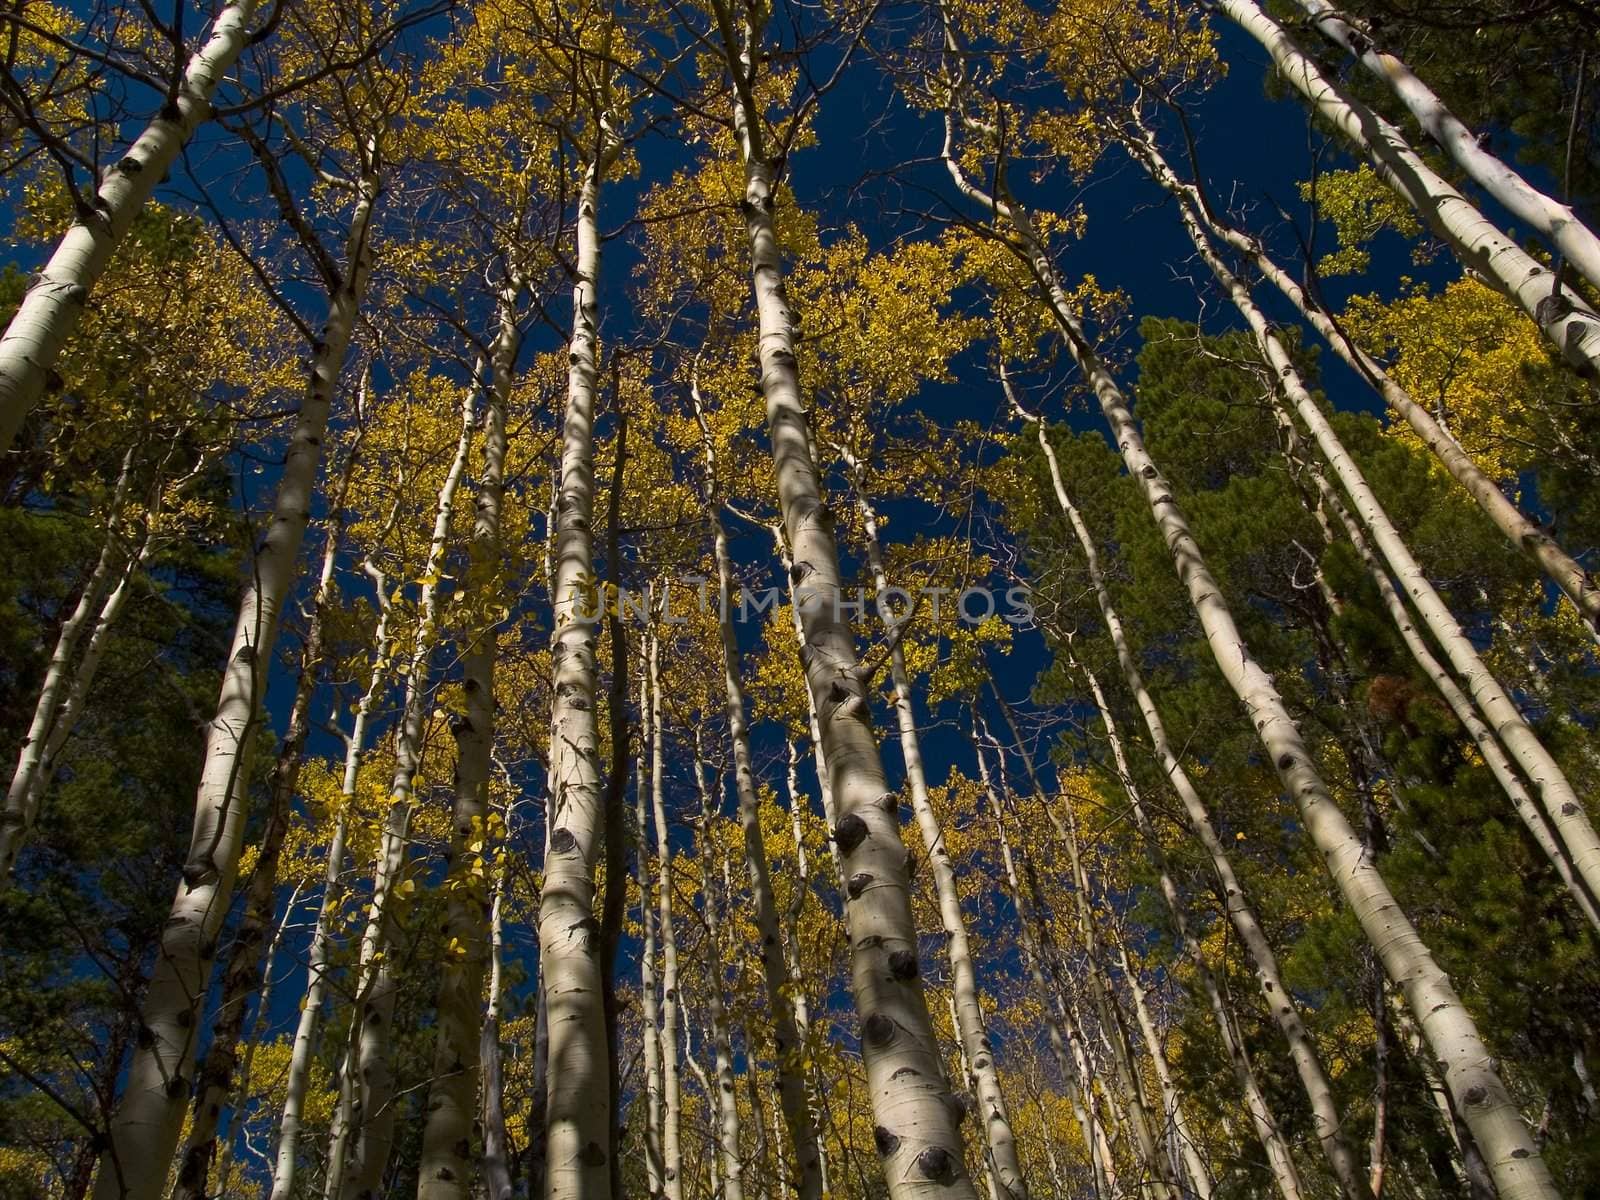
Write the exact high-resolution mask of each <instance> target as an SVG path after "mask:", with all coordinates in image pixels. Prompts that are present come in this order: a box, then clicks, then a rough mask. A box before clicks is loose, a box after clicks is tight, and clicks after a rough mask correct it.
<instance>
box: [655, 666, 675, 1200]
mask: <svg viewBox="0 0 1600 1200" xmlns="http://www.w3.org/2000/svg"><path fill="white" fill-rule="evenodd" d="M660 656H661V646H660V642H659V641H658V640H657V638H656V636H655V635H654V634H651V636H650V661H649V672H650V800H651V810H652V813H653V815H654V819H655V833H656V872H657V875H656V904H657V924H658V926H659V933H660V935H661V1187H662V1191H663V1192H664V1193H665V1194H666V1196H667V1200H683V1091H682V1084H681V1082H680V1081H679V1078H678V935H677V929H676V927H675V925H674V922H673V916H672V888H673V881H672V876H673V867H672V842H671V839H670V837H669V832H668V831H669V828H670V827H669V826H668V824H667V800H666V780H665V779H664V778H663V777H662V776H663V774H664V769H665V767H664V762H663V748H664V744H665V741H666V738H665V730H664V729H663V728H662V721H661V676H660Z"/></svg>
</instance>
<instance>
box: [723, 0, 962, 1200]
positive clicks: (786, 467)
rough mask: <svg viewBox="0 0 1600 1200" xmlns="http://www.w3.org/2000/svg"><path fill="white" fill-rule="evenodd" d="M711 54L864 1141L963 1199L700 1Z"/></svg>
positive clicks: (898, 1187) (895, 863) (894, 1183)
mask: <svg viewBox="0 0 1600 1200" xmlns="http://www.w3.org/2000/svg"><path fill="white" fill-rule="evenodd" d="M713 7H714V9H715V12H716V18H717V24H718V29H719V34H720V38H721V50H722V54H723V57H724V59H725V63H726V66H727V69H728V73H729V76H730V78H731V80H732V83H733V91H734V106H733V107H734V132H735V138H736V141H737V143H738V145H739V152H740V157H741V159H742V161H743V164H744V199H743V202H742V209H743V213H744V218H745V228H746V232H747V233H748V236H749V242H750V267H751V276H752V285H753V289H754V295H755V303H756V311H757V315H758V324H759V347H760V349H759V357H760V365H761V389H762V394H763V396H764V397H765V399H766V408H767V431H768V435H769V437H770V440H771V445H772V460H773V467H774V471H775V474H776V482H777V492H778V498H779V504H780V507H781V509H782V512H783V523H784V528H785V531H786V533H787V535H788V542H789V546H790V548H791V551H792V554H793V557H794V573H795V575H796V576H798V579H799V582H798V583H797V585H796V596H797V598H798V600H799V602H798V603H797V605H796V607H797V609H798V610H799V613H800V618H801V621H802V623H803V625H804V628H805V647H804V649H803V652H802V661H803V663H804V666H805V671H806V678H807V684H808V687H809V689H810V692H811V695H812V698H813V701H814V703H815V704H816V708H817V719H818V723H819V724H820V726H821V741H822V743H823V744H824V746H825V749H826V753H827V758H828V770H829V773H830V775H831V777H832V784H833V797H834V803H835V806H836V808H837V810H838V813H839V817H838V821H837V824H836V825H835V826H834V830H833V835H834V838H835V839H836V842H837V844H838V847H839V852H840V857H841V859H842V861H843V863H844V866H845V871H846V873H847V876H848V878H847V882H846V895H847V901H846V905H845V919H846V924H847V926H848V928H849V933H850V948H851V949H850V960H851V983H852V990H853V992H854V997H855V1006H856V1011H857V1013H858V1014H859V1016H860V1018H861V1040H862V1054H863V1057H864V1059H865V1063H866V1069H867V1076H868V1081H869V1083H868V1086H869V1090H870V1093H871V1096H872V1107H873V1115H874V1118H875V1120H876V1126H875V1140H876V1144H877V1147H878V1151H879V1154H880V1156H881V1158H882V1160H883V1173H884V1178H885V1180H886V1181H887V1183H888V1187H889V1193H890V1195H891V1196H893V1197H895V1198H896V1200H900V1198H901V1197H910V1196H917V1197H935V1196H937V1197H948V1198H951V1200H975V1197H976V1194H977V1193H976V1192H975V1191H974V1189H973V1186H972V1181H971V1179H969V1178H968V1177H967V1170H966V1163H965V1159H964V1156H963V1154H962V1147H961V1134H960V1130H959V1129H958V1128H957V1126H956V1113H955V1110H954V1108H953V1105H952V1100H951V1095H950V1091H949V1088H948V1087H947V1085H946V1084H945V1081H944V1073H943V1070H942V1068H941V1065H940V1060H939V1048H938V1043H937V1042H936V1041H935V1039H934V1036H933V1025H932V1022H931V1020H930V1019H929V1016H928V1009H927V1004H926V1002H925V1000H924V997H923V993H922V986H921V980H920V978H919V976H920V963H919V962H918V955H917V930H916V923H915V921H914V920H913V918H912V914H911V900H910V887H909V880H908V877H907V872H906V864H907V854H906V848H905V844H904V843H903V842H902V841H901V839H900V829H899V816H898V813H899V800H898V798H897V797H896V796H895V794H894V792H893V791H891V790H890V788H889V786H888V780H887V778H886V776H885V775H884V770H883V763H882V761H881V759H880V758H879V755H878V746H877V742H876V740H875V739H874V736H873V732H872V727H871V720H870V711H869V704H868V697H867V695H866V684H865V681H864V680H863V679H862V678H861V676H860V672H859V670H858V666H857V662H856V655H855V645H854V642H853V640H852V638H851V636H850V631H849V628H848V627H847V626H846V625H845V624H844V622H843V621H842V620H841V619H840V617H839V613H838V612H837V601H838V598H839V590H840V584H839V557H838V551H837V548H836V546H835V544H834V538H833V528H832V520H831V518H830V517H829V515H828V514H827V512H826V510H825V509H824V507H823V505H822V500H821V494H820V490H819V487H818V480H817V471H816V467H815V464H814V463H813V461H812V458H811V447H810V434H809V430H808V427H807V423H806V415H805V408H804V405H803V403H802V401H801V394H800V379H799V372H798V365H797V362H796V359H795V335H794V324H793V316H792V314H791V312H790V310H789V304H788V301H787V299H786V296H785V290H784V283H783V262H782V254H781V251H780V249H779V245H778V236H777V228H776V226H775V225H774V222H773V208H774V203H775V187H776V182H777V173H776V171H775V169H774V164H773V162H772V161H770V160H769V159H768V157H767V152H766V149H765V146H764V142H763V133H762V121H763V113H762V112H761V110H760V109H759V108H758V107H757V100H756V97H755V91H754V89H755V86H756V84H757V75H758V67H757V62H758V61H759V60H760V58H761V57H762V54H761V49H760V45H759V42H760V37H761V29H760V26H759V25H758V24H755V23H754V22H756V21H757V20H759V19H760V11H759V10H756V9H748V10H744V11H743V12H742V13H741V17H744V18H747V19H748V21H749V23H747V22H746V20H740V21H739V22H738V23H737V24H736V21H735V17H734V15H733V12H732V11H731V10H730V8H729V6H728V5H727V4H726V2H725V0H714V4H713Z"/></svg>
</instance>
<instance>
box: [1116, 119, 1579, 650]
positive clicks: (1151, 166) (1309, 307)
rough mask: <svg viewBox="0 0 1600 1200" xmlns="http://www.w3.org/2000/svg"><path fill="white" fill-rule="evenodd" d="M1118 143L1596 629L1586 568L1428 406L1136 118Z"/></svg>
mask: <svg viewBox="0 0 1600 1200" xmlns="http://www.w3.org/2000/svg"><path fill="white" fill-rule="evenodd" d="M1124 145H1125V146H1126V147H1127V149H1128V152H1129V153H1130V154H1131V155H1132V156H1133V157H1135V158H1136V159H1139V160H1140V161H1141V165H1144V166H1145V167H1146V169H1147V170H1151V171H1152V172H1153V173H1154V174H1156V175H1157V176H1158V181H1159V182H1161V183H1163V184H1164V185H1165V186H1167V187H1168V189H1169V190H1171V189H1172V188H1173V187H1174V186H1176V187H1177V188H1178V189H1179V190H1180V191H1181V193H1182V195H1184V196H1187V197H1188V204H1189V207H1190V208H1191V209H1192V210H1193V211H1194V212H1195V213H1196V214H1198V215H1199V216H1200V218H1201V220H1202V221H1203V222H1204V223H1205V225H1206V227H1207V228H1209V229H1210V230H1211V232H1212V233H1213V234H1215V235H1216V236H1217V237H1219V238H1221V239H1222V240H1223V241H1225V242H1226V243H1227V244H1228V245H1230V246H1232V247H1233V248H1234V249H1235V250H1238V251H1239V252H1240V253H1242V254H1244V255H1246V256H1247V257H1248V258H1249V259H1250V260H1251V261H1252V262H1254V263H1255V264H1256V267H1257V269H1258V270H1260V272H1261V274H1262V277H1263V278H1264V279H1266V280H1267V282H1269V283H1271V284H1272V286H1273V287H1275V288H1277V289H1278V291H1279V292H1281V293H1282V294H1283V296H1284V297H1285V298H1286V299H1287V300H1288V301H1289V303H1291V304H1293V305H1294V306H1295V308H1296V309H1298V310H1299V311H1300V313H1301V315H1302V316H1304V317H1305V319H1306V320H1307V321H1308V322H1309V323H1310V324H1311V326H1312V328H1314V329H1315V330H1316V331H1317V332H1318V333H1319V334H1321V335H1322V338H1323V340H1324V341H1326V342H1327V343H1328V345H1329V346H1330V347H1332V349H1333V351H1334V353H1336V354H1337V355H1338V356H1339V357H1340V358H1342V359H1343V360H1344V361H1345V363H1347V364H1348V365H1349V367H1350V369H1351V370H1353V371H1354V372H1355V373H1356V374H1357V375H1360V376H1361V377H1362V378H1363V379H1365V380H1366V381H1367V382H1368V384H1370V385H1371V386H1372V388H1373V389H1374V390H1375V391H1376V392H1377V393H1378V394H1379V395H1380V396H1382V397H1383V399H1384V400H1385V401H1386V402H1387V403H1388V405H1389V407H1391V408H1392V409H1394V411H1395V412H1397V413H1399V414H1400V416H1401V417H1402V418H1404V419H1405V422H1406V424H1408V425H1410V426H1411V428H1412V430H1413V431H1414V432H1415V433H1416V435H1417V437H1418V438H1420V439H1421V441H1422V443H1423V445H1425V446H1427V448H1428V449H1429V450H1430V451H1432V452H1433V454H1434V456H1435V457H1436V458H1437V459H1438V460H1439V462H1440V464H1441V465H1443V467H1444V468H1445V470H1446V471H1448V472H1449V473H1450V476H1451V478H1453V479H1454V480H1455V481H1456V482H1457V483H1459V484H1460V485H1461V486H1462V487H1463V488H1465V489H1466V491H1467V494H1468V495H1470V496H1471V497H1472V498H1473V500H1474V501H1476V502H1477V504H1478V507H1479V508H1481V509H1482V510H1483V512H1484V514H1485V515H1486V516H1487V517H1488V518H1489V519H1490V520H1491V521H1493V522H1494V525H1495V528H1497V529H1499V530H1500V532H1501V533H1503V534H1504V535H1505V537H1506V540H1507V541H1509V542H1510V543H1511V544H1512V545H1513V546H1515V547H1517V549H1519V550H1521V551H1522V552H1523V553H1525V554H1526V555H1528V557H1529V558H1531V559H1533V561H1534V562H1536V563H1538V564H1539V568H1540V569H1541V570H1542V571H1543V572H1544V573H1545V575H1547V576H1548V577H1549V578H1550V580H1551V582H1553V583H1554V584H1555V585H1556V586H1557V587H1558V588H1560V589H1561V591H1562V593H1563V594H1564V595H1565V596H1566V597H1567V599H1568V600H1570V601H1571V602H1572V606H1573V607H1574V608H1575V609H1576V610H1577V612H1578V616H1579V617H1580V618H1581V619H1582V620H1583V621H1584V623H1585V624H1586V625H1588V626H1589V628H1590V630H1591V631H1595V632H1600V588H1597V587H1595V585H1594V581H1593V580H1592V579H1591V578H1590V575H1589V572H1588V571H1586V570H1585V569H1584V568H1583V567H1582V566H1581V565H1580V564H1579V563H1578V562H1577V560H1576V559H1574V558H1573V557H1572V556H1571V555H1570V554H1568V553H1567V552H1566V551H1565V550H1564V549H1563V548H1562V547H1561V546H1560V544H1559V543H1557V542H1556V540H1555V539H1554V538H1552V537H1551V536H1550V535H1549V534H1548V533H1546V532H1545V531H1544V529H1543V528H1542V527H1541V526H1540V525H1539V524H1538V523H1537V522H1535V521H1533V520H1532V519H1531V518H1529V517H1528V516H1527V514H1525V513H1524V512H1523V511H1522V510H1521V509H1520V508H1518V507H1517V506H1516V505H1515V504H1513V503H1512V502H1511V500H1510V499H1509V498H1508V497H1507V496H1506V494H1505V493H1504V492H1503V491H1501V490H1500V487H1499V485H1498V484H1496V483H1495V481H1494V480H1492V479H1490V478H1489V476H1487V475H1486V474H1484V473H1483V471H1482V470H1481V469H1480V468H1479V467H1478V464H1477V463H1475V462H1473V460H1472V457H1471V455H1469V454H1468V453H1467V452H1466V451H1465V450H1463V449H1462V448H1461V445H1460V443H1459V442H1457V441H1456V439H1455V438H1454V437H1452V436H1451V435H1450V433H1449V432H1448V431H1447V430H1446V429H1445V428H1444V427H1443V426H1441V425H1440V424H1439V422H1438V421H1437V420H1435V419H1434V416H1433V413H1431V412H1430V411H1429V410H1428V408H1427V406H1426V405H1423V404H1419V403H1417V401H1416V399H1415V397H1413V396H1412V395H1411V393H1410V392H1408V391H1407V390H1406V389H1405V388H1403V387H1401V386H1400V384H1399V383H1397V382H1396V381H1395V379H1394V377H1393V376H1392V375H1390V374H1389V372H1388V371H1386V370H1385V369H1384V367H1383V364H1382V363H1380V362H1378V361H1377V359H1375V358H1373V357H1372V356H1371V355H1370V354H1368V353H1367V352H1366V351H1365V350H1363V349H1361V347H1359V346H1358V345H1356V344H1355V342H1354V341H1353V340H1351V338H1350V337H1349V336H1348V335H1347V334H1346V332H1345V331H1344V329H1343V327H1342V326H1341V325H1340V324H1339V323H1338V322H1337V321H1336V320H1335V319H1334V318H1333V316H1332V315H1331V314H1329V313H1328V312H1327V311H1325V310H1324V309H1323V308H1321V307H1320V306H1319V305H1318V304H1317V303H1316V302H1315V301H1314V300H1312V299H1311V298H1310V297H1308V296H1307V295H1306V292H1305V289H1304V288H1302V287H1301V286H1300V285H1299V283H1297V282H1296V281H1295V279H1294V277H1293V276H1291V275H1290V274H1289V273H1288V272H1287V271H1285V270H1284V269H1283V267H1281V266H1280V265H1279V264H1278V263H1277V262H1276V261H1275V260H1274V259H1273V258H1272V257H1271V255H1269V254H1268V253H1267V252H1266V247H1265V246H1264V245H1263V244H1262V242H1261V240H1260V239H1259V238H1257V237H1255V236H1253V235H1251V234H1248V233H1245V232H1243V231H1241V230H1239V229H1238V228H1236V227H1234V226H1232V225H1230V224H1229V223H1228V222H1227V221H1225V220H1224V219H1223V218H1222V216H1221V215H1220V214H1218V213H1217V212H1216V211H1215V210H1214V209H1213V208H1212V206H1211V204H1210V203H1209V201H1208V200H1207V198H1206V196H1205V194H1204V192H1203V191H1202V190H1201V189H1200V188H1199V187H1198V186H1197V185H1196V184H1194V183H1188V182H1182V181H1180V180H1179V179H1178V177H1177V175H1176V173H1175V172H1173V170H1172V169H1171V167H1170V166H1169V165H1168V164H1167V162H1166V160H1165V158H1164V157H1162V155H1161V153H1160V151H1159V150H1158V149H1157V148H1156V144H1155V140H1154V138H1153V137H1152V136H1151V135H1150V133H1149V131H1148V130H1147V129H1145V128H1144V127H1143V125H1142V122H1141V123H1139V132H1138V136H1133V137H1129V138H1127V139H1126V140H1125V142H1124ZM1169 180H1170V181H1171V182H1168V181H1169Z"/></svg>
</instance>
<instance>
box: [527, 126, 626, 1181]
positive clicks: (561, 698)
mask: <svg viewBox="0 0 1600 1200" xmlns="http://www.w3.org/2000/svg"><path fill="white" fill-rule="evenodd" d="M601 136H602V141H603V140H604V135H603V134H602V135H601ZM608 157H609V152H608V150H607V148H606V146H605V145H601V146H600V147H598V148H597V153H596V154H595V157H594V159H593V161H591V162H590V163H589V164H588V166H587V168H586V169H585V171H584V175H583V185H582V189H581V191H580V193H579V195H578V232H577V237H578V242H577V246H578V256H577V263H576V271H575V273H574V276H573V288H572V335H571V340H570V341H569V342H568V344H567V355H568V361H569V364H570V366H569V369H568V374H567V410H566V418H565V422H564V426H563V432H562V452H561V481H560V492H559V496H558V499H557V501H556V533H555V563H554V567H555V588H554V591H553V593H552V595H553V609H554V612H553V620H552V629H551V635H550V651H551V655H550V656H551V671H552V674H553V680H552V696H553V700H552V703H551V715H550V729H551V734H550V784H549V788H550V799H549V818H548V824H549V826H550V828H551V829H552V830H553V831H554V832H553V833H552V834H551V840H550V852H549V854H547V855H546V857H545V873H544V887H543V890H542V891H541V893H540V899H539V974H540V979H541V981H542V985H543V987H544V994H545V1004H546V1006H547V1009H548V1011H549V1015H550V1022H549V1030H550V1062H551V1064H552V1069H551V1071H550V1080H549V1101H548V1103H549V1111H548V1113H547V1115H546V1118H545V1121H546V1128H547V1130H548V1143H547V1146H546V1155H547V1157H546V1162H547V1164H548V1170H547V1177H546V1181H545V1194H546V1196H547V1197H548V1198H549V1200H600V1198H601V1197H604V1196H608V1195H609V1194H610V1190H611V1185H610V1180H611V1170H610V1165H609V1160H608V1155H607V1154H606V1149H605V1148H606V1144H607V1143H608V1142H609V1140H610V1133H609V1129H610V1119H611V1117H610V1114H611V1104H612V1099H613V1098H612V1096H611V1094H610V1092H611V1088H610V1083H609V1079H610V1072H609V1069H608V1067H607V1062H606V1052H605V1046H606V1022H605V1005H604V996H603V987H602V981H601V977H600V976H601V972H600V960H599V954H598V951H599V948H600V947H599V941H600V926H599V922H598V921H597V920H596V919H595V915H594V891H595V880H594V874H595V863H596V861H597V858H598V856H599V853H600V847H601V845H602V844H603V843H604V841H605V810H604V804H605V796H604V791H605V789H604V787H603V786H602V782H601V778H600V758H599V755H600V737H599V732H598V728H597V726H596V723H595V722H596V718H595V704H596V699H597V695H596V694H597V692H598V688H599V668H598V665H597V663H596V660H595V641H596V634H597V630H598V618H599V615H600V614H599V605H598V601H597V597H596V596H595V591H594V586H593V579H594V536H593V533H592V530H591V522H592V521H593V519H594V413H595V343H596V338H597V336H598V308H597V304H598V298H597V291H596V289H597V288H598V286H599V278H600V274H599V273H600V231H599V226H598V224H597V221H598V218H599V213H598V208H599V202H600V180H601V176H602V174H603V173H604V169H605V163H606V160H607V158H608Z"/></svg>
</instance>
